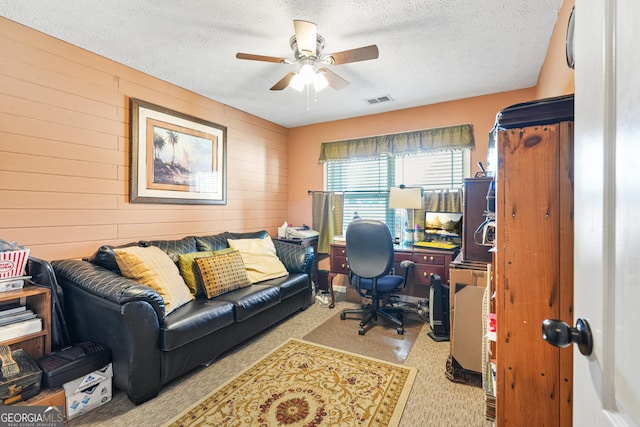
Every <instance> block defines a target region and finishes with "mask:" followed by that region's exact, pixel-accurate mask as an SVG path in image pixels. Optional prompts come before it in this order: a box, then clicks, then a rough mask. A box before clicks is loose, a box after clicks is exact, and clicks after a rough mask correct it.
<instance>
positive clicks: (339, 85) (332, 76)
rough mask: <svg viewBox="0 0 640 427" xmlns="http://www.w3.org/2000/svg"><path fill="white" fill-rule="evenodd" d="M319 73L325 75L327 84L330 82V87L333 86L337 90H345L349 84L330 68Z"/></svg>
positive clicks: (321, 69) (320, 70)
mask: <svg viewBox="0 0 640 427" xmlns="http://www.w3.org/2000/svg"><path fill="white" fill-rule="evenodd" d="M318 71H319V72H321V73H324V78H325V79H327V82H329V86H331V87H332V88H334V89H335V90H340V89H344V88H345V87H347V85H348V84H349V82H348V81H346V80H345V79H343V78H342V77H340V76H339V75H337V74H336V73H334V72H333V71H331V70H330V69H328V68H320V69H319V70H318Z"/></svg>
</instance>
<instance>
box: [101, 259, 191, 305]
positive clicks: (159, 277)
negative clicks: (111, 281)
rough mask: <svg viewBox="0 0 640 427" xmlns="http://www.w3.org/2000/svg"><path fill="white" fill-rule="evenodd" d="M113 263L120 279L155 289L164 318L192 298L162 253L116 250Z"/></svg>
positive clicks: (174, 267) (176, 269)
mask: <svg viewBox="0 0 640 427" xmlns="http://www.w3.org/2000/svg"><path fill="white" fill-rule="evenodd" d="M113 252H115V254H116V262H117V263H118V267H119V268H120V272H121V273H122V275H123V276H124V277H127V278H129V279H133V280H135V281H137V282H139V283H142V284H144V285H147V286H149V287H150V288H153V289H155V290H156V291H157V292H158V293H159V294H160V296H162V299H164V306H165V314H169V313H171V312H172V311H173V310H175V309H176V308H178V307H180V306H181V305H184V304H186V303H188V302H189V301H191V300H192V299H193V298H194V297H193V295H191V292H189V288H188V287H187V285H186V284H185V283H184V280H183V279H182V276H180V272H179V271H178V267H176V265H175V264H174V262H173V261H172V260H171V258H169V255H167V254H166V253H165V252H164V251H162V249H160V248H157V247H155V246H149V247H140V246H131V247H128V248H117V249H114V250H113Z"/></svg>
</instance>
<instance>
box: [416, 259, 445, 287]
mask: <svg viewBox="0 0 640 427" xmlns="http://www.w3.org/2000/svg"><path fill="white" fill-rule="evenodd" d="M444 273H445V269H444V266H442V265H429V264H416V265H415V274H414V280H415V281H416V282H417V283H422V284H425V285H428V284H429V283H430V281H431V275H432V274H437V275H438V276H440V277H441V278H442V280H443V283H444V280H445V274H444Z"/></svg>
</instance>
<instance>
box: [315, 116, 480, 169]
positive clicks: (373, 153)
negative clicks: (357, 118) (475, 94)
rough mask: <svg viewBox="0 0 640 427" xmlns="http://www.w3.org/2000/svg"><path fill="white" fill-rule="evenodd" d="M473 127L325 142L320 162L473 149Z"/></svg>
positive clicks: (444, 128)
mask: <svg viewBox="0 0 640 427" xmlns="http://www.w3.org/2000/svg"><path fill="white" fill-rule="evenodd" d="M474 147H475V139H474V137H473V126H472V125H471V124H469V123H467V124H462V125H455V126H446V127H440V128H432V129H423V130H417V131H412V132H403V133H394V134H388V135H379V136H370V137H366V138H357V139H346V140H342V141H330V142H323V143H322V145H321V146H320V158H319V159H318V161H319V162H320V163H324V162H330V161H344V160H355V159H362V160H366V159H375V158H378V157H380V156H382V155H389V156H405V155H411V154H418V153H429V152H436V151H442V150H452V149H464V148H470V149H472V148H474Z"/></svg>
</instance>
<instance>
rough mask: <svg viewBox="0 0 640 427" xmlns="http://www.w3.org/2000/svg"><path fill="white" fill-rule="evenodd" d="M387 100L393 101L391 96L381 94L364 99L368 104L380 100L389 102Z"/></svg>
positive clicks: (377, 102) (379, 101)
mask: <svg viewBox="0 0 640 427" xmlns="http://www.w3.org/2000/svg"><path fill="white" fill-rule="evenodd" d="M389 101H393V98H391V97H390V96H389V95H383V96H379V97H377V98H369V99H365V102H366V103H367V104H369V105H373V104H380V103H382V102H389Z"/></svg>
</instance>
